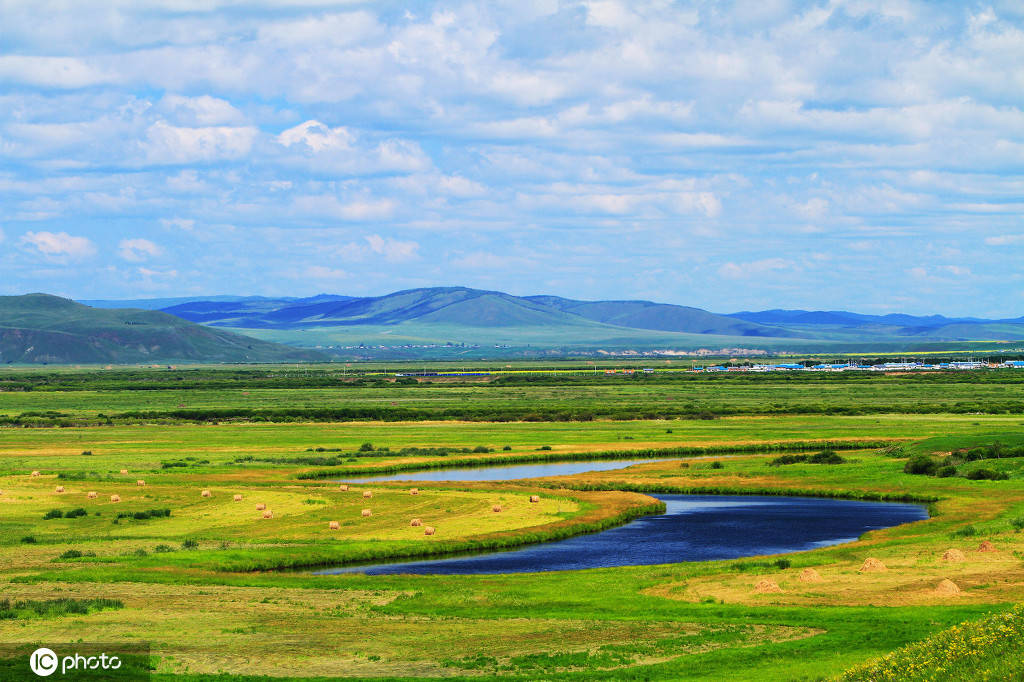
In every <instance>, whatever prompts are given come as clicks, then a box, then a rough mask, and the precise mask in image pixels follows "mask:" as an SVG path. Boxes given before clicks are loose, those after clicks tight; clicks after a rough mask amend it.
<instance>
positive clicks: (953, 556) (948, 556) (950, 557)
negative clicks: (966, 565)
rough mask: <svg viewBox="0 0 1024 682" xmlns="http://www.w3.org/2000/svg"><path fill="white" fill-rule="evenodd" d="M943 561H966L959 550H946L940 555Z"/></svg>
mask: <svg viewBox="0 0 1024 682" xmlns="http://www.w3.org/2000/svg"><path fill="white" fill-rule="evenodd" d="M942 560H943V561H966V560H967V557H966V556H964V553H963V552H961V551H960V550H959V549H947V550H946V551H945V552H943V553H942Z"/></svg>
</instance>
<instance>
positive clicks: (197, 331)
mask: <svg viewBox="0 0 1024 682" xmlns="http://www.w3.org/2000/svg"><path fill="white" fill-rule="evenodd" d="M325 359H327V358H326V357H325V356H324V355H323V354H321V353H319V352H316V351H312V350H307V349H298V348H292V347H289V346H283V345H281V344H277V343H269V342H267V341H260V340H258V339H253V338H250V337H247V336H242V335H240V334H235V333H232V332H229V331H226V330H222V329H211V328H209V327H204V326H202V325H198V324H194V323H192V322H189V321H186V320H182V319H180V318H178V317H175V316H173V315H168V314H166V313H162V312H157V311H152V310H141V309H100V308H91V307H89V306H87V305H83V304H81V303H76V302H74V301H70V300H68V299H65V298H59V297H57V296H50V295H48V294H28V295H26V296H0V362H5V363H12V362H16V363H37V362H46V363H117V364H125V363H138V362H160V363H164V362H302V361H311V360H325Z"/></svg>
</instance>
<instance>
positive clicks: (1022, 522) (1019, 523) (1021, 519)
mask: <svg viewBox="0 0 1024 682" xmlns="http://www.w3.org/2000/svg"><path fill="white" fill-rule="evenodd" d="M1010 525H1011V526H1013V532H1014V533H1019V532H1021V530H1024V516H1018V517H1017V518H1015V519H1010Z"/></svg>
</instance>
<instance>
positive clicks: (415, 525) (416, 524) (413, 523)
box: [409, 519, 423, 527]
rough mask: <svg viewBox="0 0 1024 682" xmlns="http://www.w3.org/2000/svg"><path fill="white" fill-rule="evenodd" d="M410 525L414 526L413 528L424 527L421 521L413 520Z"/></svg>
mask: <svg viewBox="0 0 1024 682" xmlns="http://www.w3.org/2000/svg"><path fill="white" fill-rule="evenodd" d="M409 525H410V526H413V527H417V526H422V525H423V522H422V521H420V520H419V519H413V520H412V523H410V524H409Z"/></svg>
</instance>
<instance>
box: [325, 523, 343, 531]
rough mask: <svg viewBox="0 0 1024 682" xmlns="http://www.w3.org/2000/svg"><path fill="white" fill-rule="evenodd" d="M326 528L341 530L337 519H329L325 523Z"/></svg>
mask: <svg viewBox="0 0 1024 682" xmlns="http://www.w3.org/2000/svg"><path fill="white" fill-rule="evenodd" d="M327 528H328V529H329V530H341V524H340V523H338V522H337V521H330V522H328V524H327Z"/></svg>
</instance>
